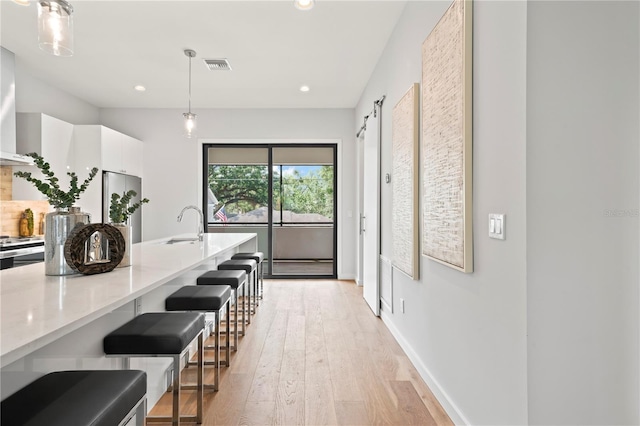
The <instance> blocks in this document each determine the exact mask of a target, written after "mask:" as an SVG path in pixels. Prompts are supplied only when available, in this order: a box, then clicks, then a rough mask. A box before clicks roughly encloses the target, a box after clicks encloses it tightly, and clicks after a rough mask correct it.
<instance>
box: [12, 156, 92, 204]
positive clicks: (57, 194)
mask: <svg viewBox="0 0 640 426" xmlns="http://www.w3.org/2000/svg"><path fill="white" fill-rule="evenodd" d="M27 155H28V156H29V157H32V158H33V162H34V163H35V165H36V167H37V168H38V169H40V171H41V172H42V174H43V175H44V180H45V181H44V182H43V181H42V180H40V179H37V178H34V177H33V176H32V175H31V172H15V173H14V174H13V175H14V176H16V177H19V178H22V179H26V180H27V182H30V183H32V184H33V185H34V186H35V187H36V188H37V189H38V191H40V192H41V193H42V194H44V195H45V196H46V197H47V200H48V201H49V204H51V205H52V206H53V207H55V208H58V209H60V208H69V207H71V206H73V204H74V203H75V202H76V201H77V200H78V199H79V198H80V195H81V194H82V193H83V192H84V191H85V190H86V189H87V187H88V186H89V183H90V182H91V181H92V180H93V178H94V177H95V176H96V174H98V168H97V167H94V168H93V169H91V172H89V177H88V178H86V179H85V180H84V182H82V185H80V186H78V176H77V175H76V174H75V172H67V175H68V176H69V177H70V178H71V181H70V182H69V190H68V191H63V190H62V189H61V188H60V185H59V184H58V178H57V177H56V176H55V174H54V173H53V172H52V171H51V165H50V164H49V163H47V162H46V161H44V158H42V157H41V156H40V155H38V154H37V153H35V152H31V153H29V154H27Z"/></svg>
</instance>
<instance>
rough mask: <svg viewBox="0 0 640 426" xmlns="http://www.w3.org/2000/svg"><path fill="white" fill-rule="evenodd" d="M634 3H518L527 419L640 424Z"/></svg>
mask: <svg viewBox="0 0 640 426" xmlns="http://www.w3.org/2000/svg"><path fill="white" fill-rule="evenodd" d="M638 5H639V4H638V2H530V3H529V5H528V22H527V26H528V54H527V61H528V62H527V76H528V77H527V81H528V84H527V94H528V96H527V101H528V108H527V129H528V134H527V229H528V233H527V234H528V239H527V272H528V297H527V310H528V325H529V327H528V334H529V349H528V360H529V421H530V423H532V424H548V423H554V424H585V425H586V424H638V423H640V417H639V414H638V410H639V405H638V404H639V403H638V400H639V395H638V360H639V352H638V320H639V318H638V278H639V277H638V190H639V183H638V179H639V175H638V154H639V150H638V144H639V142H638V141H639V130H638V126H639V121H638V114H639V107H638V105H639V103H640V102H639V101H640V98H639V96H638V90H639V85H638V76H639V75H640V69H639V66H638V56H639V55H638V48H639V46H638V38H639V32H638V21H639V20H638ZM612 212H613V213H612Z"/></svg>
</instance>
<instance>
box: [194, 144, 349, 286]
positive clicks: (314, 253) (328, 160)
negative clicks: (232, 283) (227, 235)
mask: <svg viewBox="0 0 640 426" xmlns="http://www.w3.org/2000/svg"><path fill="white" fill-rule="evenodd" d="M204 158H205V162H206V164H205V165H206V167H205V170H206V172H205V176H204V185H205V191H203V192H204V193H205V201H206V205H207V206H208V208H207V224H208V230H209V232H252V233H256V234H258V245H259V250H260V251H262V252H264V253H265V255H266V257H267V261H266V266H267V267H266V268H265V273H267V275H268V276H271V277H278V278H285V277H291V278H301V277H304V278H309V277H323V278H326V277H333V278H335V277H336V276H337V264H336V255H337V245H336V235H337V227H336V226H337V224H336V220H335V219H336V201H335V200H336V188H337V185H336V182H337V176H336V146H335V145H308V144H305V145H302V144H301V145H297V144H296V145H294V144H286V145H284V144H283V145H278V144H268V145H208V146H205V147H204Z"/></svg>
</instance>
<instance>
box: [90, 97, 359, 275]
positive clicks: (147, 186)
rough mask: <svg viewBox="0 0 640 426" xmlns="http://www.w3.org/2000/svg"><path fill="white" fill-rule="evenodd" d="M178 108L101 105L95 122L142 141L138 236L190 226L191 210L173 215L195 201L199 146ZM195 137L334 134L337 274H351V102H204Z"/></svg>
mask: <svg viewBox="0 0 640 426" xmlns="http://www.w3.org/2000/svg"><path fill="white" fill-rule="evenodd" d="M183 112H184V111H182V110H172V109H103V110H101V112H100V120H101V123H102V124H104V125H105V126H107V127H111V128H113V129H115V130H118V131H121V132H123V133H126V134H128V135H131V136H133V137H135V138H137V139H140V140H142V141H143V142H144V171H143V176H144V178H143V191H144V195H145V197H147V198H149V199H150V200H151V202H150V203H149V204H147V205H145V206H144V208H143V223H144V239H152V238H160V237H165V236H169V235H174V234H178V233H185V232H195V231H194V230H195V226H196V225H195V222H196V217H195V213H193V214H194V216H193V217H191V216H190V214H191V213H190V214H189V215H185V218H184V219H183V221H182V222H181V223H177V222H176V217H177V215H178V213H180V209H181V208H182V207H184V206H186V205H188V204H196V205H200V204H201V196H200V191H201V186H202V175H201V168H202V165H201V160H200V159H201V158H202V153H201V152H202V145H201V143H200V142H199V141H197V140H190V139H186V138H185V137H184V136H183V135H182V129H183V121H182V113H183ZM194 112H195V113H197V114H198V138H199V139H217V140H225V142H232V141H233V140H247V139H251V140H260V139H268V140H271V141H277V140H282V141H287V140H288V141H291V140H301V141H304V140H310V139H314V140H318V139H334V140H335V139H340V140H341V141H340V142H339V145H340V147H339V149H338V151H339V153H340V152H341V153H342V155H341V158H338V185H339V188H338V192H339V195H338V197H339V198H338V220H339V222H338V258H339V261H338V276H339V277H341V278H354V277H355V270H356V265H355V250H356V245H355V244H356V232H357V230H356V225H357V222H356V219H355V210H356V185H355V180H356V179H355V178H356V172H355V167H354V166H353V165H354V164H355V132H354V131H353V121H354V116H353V110H352V109H205V110H194ZM349 212H351V217H349V216H348V214H349Z"/></svg>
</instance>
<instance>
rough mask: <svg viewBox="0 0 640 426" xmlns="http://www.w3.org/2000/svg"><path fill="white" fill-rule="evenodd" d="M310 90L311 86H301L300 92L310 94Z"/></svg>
mask: <svg viewBox="0 0 640 426" xmlns="http://www.w3.org/2000/svg"><path fill="white" fill-rule="evenodd" d="M309 90H310V89H309V86H300V91H301V92H308V91H309Z"/></svg>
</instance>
